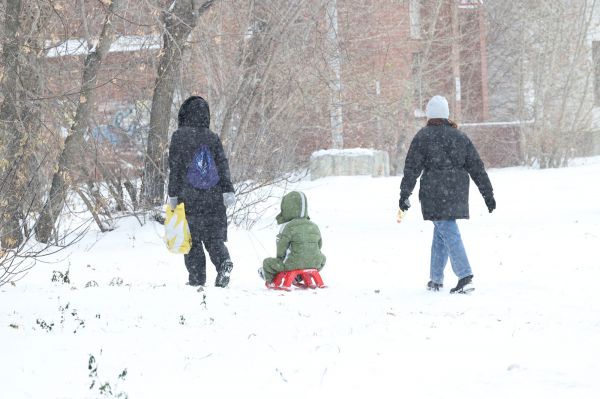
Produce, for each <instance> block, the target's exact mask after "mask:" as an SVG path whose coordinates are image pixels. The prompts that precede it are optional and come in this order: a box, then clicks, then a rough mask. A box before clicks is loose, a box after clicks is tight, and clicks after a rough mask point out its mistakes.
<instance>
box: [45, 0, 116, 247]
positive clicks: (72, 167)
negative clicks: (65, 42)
mask: <svg viewBox="0 0 600 399" xmlns="http://www.w3.org/2000/svg"><path fill="white" fill-rule="evenodd" d="M106 2H107V3H110V5H109V6H108V7H106V16H105V18H104V22H103V24H102V32H101V33H100V36H99V38H98V41H97V44H96V45H95V46H93V44H92V43H91V42H90V43H89V44H88V45H90V46H93V47H91V48H89V49H88V51H89V53H88V55H87V56H86V58H85V62H84V68H83V77H82V82H81V90H80V96H79V101H78V105H77V111H76V113H75V116H74V120H73V124H72V125H71V128H70V132H69V135H68V137H67V138H66V140H65V144H64V148H63V150H62V152H61V154H60V157H59V160H58V165H57V171H56V172H55V173H54V176H53V178H52V185H51V187H50V191H49V193H48V197H47V200H46V203H45V205H44V208H43V210H42V213H41V214H40V218H39V220H38V223H37V225H36V229H35V231H36V236H37V239H38V241H40V242H48V240H49V238H50V236H51V233H52V230H53V228H54V223H55V222H56V219H57V218H58V217H59V215H60V212H61V210H62V208H63V205H64V203H65V199H66V196H67V190H68V188H69V187H70V185H71V184H72V183H73V182H74V181H75V180H77V178H78V175H79V176H81V175H83V176H86V175H87V173H86V168H85V162H82V158H85V155H84V154H82V143H83V140H84V134H85V133H86V131H87V130H88V128H89V126H88V121H89V119H90V116H91V114H92V110H93V107H94V97H95V89H96V83H97V78H98V70H99V69H100V66H101V64H102V61H103V59H104V57H105V56H106V54H107V53H108V51H109V49H110V46H111V43H112V42H113V40H114V38H115V32H114V29H113V19H114V15H115V11H116V10H117V8H118V6H119V3H120V0H111V1H108V0H107V1H106Z"/></svg>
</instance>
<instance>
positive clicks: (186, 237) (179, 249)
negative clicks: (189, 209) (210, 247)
mask: <svg viewBox="0 0 600 399" xmlns="http://www.w3.org/2000/svg"><path fill="white" fill-rule="evenodd" d="M166 213H167V218H166V219H165V242H166V243H167V248H168V249H169V251H171V252H172V253H174V254H184V255H185V254H187V253H189V252H190V249H191V248H192V235H191V234H190V228H189V226H188V223H187V220H186V219H185V207H184V206H183V203H181V204H178V205H177V206H176V207H175V209H173V208H171V206H170V205H168V204H167V209H166Z"/></svg>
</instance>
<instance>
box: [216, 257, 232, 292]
mask: <svg viewBox="0 0 600 399" xmlns="http://www.w3.org/2000/svg"><path fill="white" fill-rule="evenodd" d="M232 269H233V263H232V262H231V260H229V259H227V260H226V261H223V263H222V264H221V267H220V268H219V272H218V273H217V279H216V280H215V286H216V287H222V288H225V287H227V285H228V284H229V276H230V275H231V270H232Z"/></svg>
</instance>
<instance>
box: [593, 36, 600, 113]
mask: <svg viewBox="0 0 600 399" xmlns="http://www.w3.org/2000/svg"><path fill="white" fill-rule="evenodd" d="M592 63H593V67H594V106H596V107H600V41H594V42H592Z"/></svg>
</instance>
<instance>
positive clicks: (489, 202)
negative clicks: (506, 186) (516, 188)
mask: <svg viewBox="0 0 600 399" xmlns="http://www.w3.org/2000/svg"><path fill="white" fill-rule="evenodd" d="M484 199H485V205H486V206H487V209H488V211H490V213H492V211H493V210H494V209H496V200H495V199H494V197H487V198H484Z"/></svg>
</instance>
